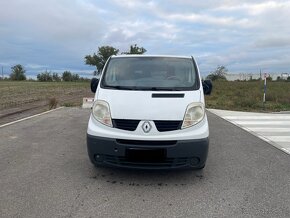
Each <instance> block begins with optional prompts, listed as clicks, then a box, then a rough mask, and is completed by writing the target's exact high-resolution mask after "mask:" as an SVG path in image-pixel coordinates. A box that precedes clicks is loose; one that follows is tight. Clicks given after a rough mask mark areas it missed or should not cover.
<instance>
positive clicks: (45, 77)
mask: <svg viewBox="0 0 290 218" xmlns="http://www.w3.org/2000/svg"><path fill="white" fill-rule="evenodd" d="M36 78H37V80H38V81H40V82H52V81H53V79H52V75H51V74H50V72H43V73H39V74H37V76H36Z"/></svg>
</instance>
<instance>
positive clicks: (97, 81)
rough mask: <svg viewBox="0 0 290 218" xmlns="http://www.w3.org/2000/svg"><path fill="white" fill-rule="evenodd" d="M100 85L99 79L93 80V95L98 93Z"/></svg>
mask: <svg viewBox="0 0 290 218" xmlns="http://www.w3.org/2000/svg"><path fill="white" fill-rule="evenodd" d="M98 84H99V79H97V78H93V79H92V80H91V90H92V92H93V93H96V90H97V87H98Z"/></svg>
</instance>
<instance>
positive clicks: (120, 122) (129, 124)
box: [112, 119, 140, 131]
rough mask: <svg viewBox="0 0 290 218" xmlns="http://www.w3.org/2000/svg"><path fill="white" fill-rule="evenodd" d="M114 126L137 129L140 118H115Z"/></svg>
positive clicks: (129, 129)
mask: <svg viewBox="0 0 290 218" xmlns="http://www.w3.org/2000/svg"><path fill="white" fill-rule="evenodd" d="M112 121H113V126H114V127H115V128H117V129H123V130H128V131H135V130H136V128H137V126H138V124H139V122H140V120H127V119H113V120H112Z"/></svg>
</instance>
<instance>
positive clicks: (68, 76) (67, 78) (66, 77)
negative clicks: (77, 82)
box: [62, 71, 72, 82]
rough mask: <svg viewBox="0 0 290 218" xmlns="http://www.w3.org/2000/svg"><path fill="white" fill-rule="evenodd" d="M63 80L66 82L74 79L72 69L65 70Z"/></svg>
mask: <svg viewBox="0 0 290 218" xmlns="http://www.w3.org/2000/svg"><path fill="white" fill-rule="evenodd" d="M62 80H63V81H65V82H69V81H72V74H71V72H70V71H64V72H63V74H62Z"/></svg>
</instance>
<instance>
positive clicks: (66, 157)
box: [0, 108, 290, 217]
mask: <svg viewBox="0 0 290 218" xmlns="http://www.w3.org/2000/svg"><path fill="white" fill-rule="evenodd" d="M88 116H89V111H88V110H82V109H78V108H64V109H60V110H58V111H55V112H52V113H48V114H45V115H42V116H39V117H35V118H32V119H30V120H26V121H23V122H20V123H17V124H14V125H10V126H6V127H4V128H0V217H289V216H290V167H289V166H290V156H289V155H287V154H285V153H283V152H282V151H280V150H278V149H276V148H274V147H272V146H271V145H269V144H267V143H266V142H264V141H262V140H260V139H259V138H256V137H255V136H253V135H251V134H249V133H247V132H246V131H244V130H242V129H240V128H238V127H236V126H234V125H233V124H231V123H228V122H226V121H224V120H222V119H221V118H219V117H217V116H215V115H213V114H210V113H208V117H209V122H210V133H211V135H210V152H209V157H208V162H207V166H206V167H205V169H204V170H203V171H201V172H199V171H188V170H185V171H184V170H183V171H158V172H150V171H136V170H120V169H110V168H101V169H95V168H94V167H93V165H92V164H91V163H90V161H89V159H88V156H87V153H86V144H85V136H86V125H87V121H88Z"/></svg>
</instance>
